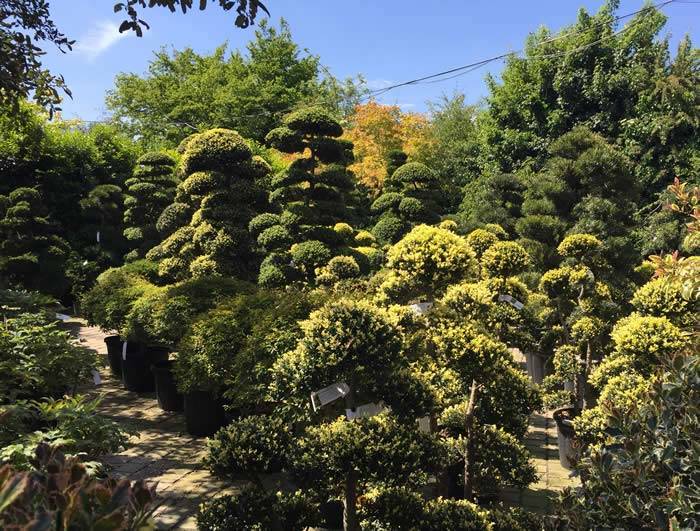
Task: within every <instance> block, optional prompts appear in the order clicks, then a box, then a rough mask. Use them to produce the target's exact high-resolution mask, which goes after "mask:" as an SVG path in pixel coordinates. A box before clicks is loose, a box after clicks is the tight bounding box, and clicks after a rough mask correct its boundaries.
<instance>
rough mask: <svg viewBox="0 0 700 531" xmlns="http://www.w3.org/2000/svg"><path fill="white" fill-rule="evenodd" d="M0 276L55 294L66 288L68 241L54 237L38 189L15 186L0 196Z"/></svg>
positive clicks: (13, 282)
mask: <svg viewBox="0 0 700 531" xmlns="http://www.w3.org/2000/svg"><path fill="white" fill-rule="evenodd" d="M2 203H4V204H5V208H4V216H2V215H0V276H2V277H3V278H4V279H6V281H9V283H10V284H13V285H15V286H19V287H24V288H26V289H32V290H37V291H42V292H43V293H48V294H50V295H54V296H57V297H60V296H63V295H65V291H66V289H67V287H68V281H67V278H66V271H65V264H66V260H67V258H68V255H69V253H70V248H69V245H68V243H67V242H66V241H65V240H64V239H63V238H61V237H59V236H58V234H57V231H56V227H55V226H54V224H53V223H52V222H51V221H50V219H49V218H48V212H47V210H46V209H45V207H44V204H43V202H42V200H41V196H40V195H39V192H37V191H36V190H35V189H33V188H17V189H15V190H13V191H12V193H10V195H9V197H6V196H0V204H2Z"/></svg>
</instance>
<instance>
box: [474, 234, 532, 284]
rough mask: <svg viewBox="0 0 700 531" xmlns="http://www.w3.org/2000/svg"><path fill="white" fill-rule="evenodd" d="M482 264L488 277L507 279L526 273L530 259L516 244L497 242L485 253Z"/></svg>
mask: <svg viewBox="0 0 700 531" xmlns="http://www.w3.org/2000/svg"><path fill="white" fill-rule="evenodd" d="M481 264H482V266H483V268H484V272H485V273H486V275H487V276H489V277H496V278H507V277H511V276H514V275H517V274H519V273H523V272H525V271H526V270H527V268H528V266H529V265H530V257H529V255H528V254H527V251H526V250H525V249H523V247H522V246H521V245H520V244H518V243H516V242H497V243H494V244H493V245H491V246H490V247H489V248H488V249H487V250H486V251H485V252H484V254H483V256H482V257H481Z"/></svg>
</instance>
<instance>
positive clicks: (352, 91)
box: [107, 20, 362, 146]
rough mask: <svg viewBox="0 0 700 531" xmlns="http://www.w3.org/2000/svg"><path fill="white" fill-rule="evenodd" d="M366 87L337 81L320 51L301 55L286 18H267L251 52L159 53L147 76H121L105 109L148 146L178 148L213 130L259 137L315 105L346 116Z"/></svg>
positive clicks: (360, 84) (257, 33)
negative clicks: (194, 135)
mask: <svg viewBox="0 0 700 531" xmlns="http://www.w3.org/2000/svg"><path fill="white" fill-rule="evenodd" d="M361 91H362V80H361V79H359V80H358V82H353V81H352V80H348V81H346V82H344V83H343V82H339V81H338V80H336V79H335V78H333V77H332V76H331V75H330V74H329V73H328V72H327V70H325V69H324V68H323V67H322V65H321V63H320V59H319V57H318V56H316V55H311V54H307V53H303V52H302V51H301V49H300V48H299V46H298V45H297V44H296V43H295V42H294V41H293V40H292V34H291V32H290V31H289V26H288V25H287V23H286V22H285V21H284V20H282V21H281V22H280V27H279V29H277V28H275V27H273V26H270V25H268V24H267V23H266V22H265V21H263V22H262V23H261V24H260V26H259V27H258V29H256V31H255V38H254V39H253V40H252V41H251V42H250V43H249V44H248V46H247V54H242V53H241V52H239V51H238V50H236V51H233V52H230V53H229V52H228V49H227V46H226V45H225V44H224V45H222V46H220V47H219V48H217V49H216V50H215V51H214V53H213V54H211V55H199V54H197V53H196V52H194V51H193V50H192V49H190V48H186V49H184V50H182V51H173V52H172V53H171V52H169V51H168V50H165V49H163V50H161V51H160V52H157V53H156V54H155V58H154V59H153V61H151V63H150V65H149V68H148V72H147V73H146V75H144V76H139V75H136V74H120V75H119V76H117V79H116V81H115V87H114V89H113V90H111V91H110V92H109V94H108V96H107V107H108V108H109V109H110V110H111V111H112V112H113V115H114V119H115V121H116V122H117V123H119V124H120V127H121V128H122V129H123V130H124V131H126V132H128V133H129V134H131V135H139V136H140V138H141V141H142V142H143V143H144V144H147V145H158V144H161V145H162V144H164V145H168V146H174V145H177V144H178V143H179V142H180V141H181V140H182V139H183V138H184V137H185V136H187V135H188V134H191V133H193V132H196V131H204V130H206V129H209V128H212V127H225V128H228V129H234V130H236V131H238V132H239V133H240V134H241V135H242V136H243V137H245V138H252V139H254V140H257V141H259V142H261V141H263V140H264V138H265V135H266V134H267V133H268V132H269V131H270V130H271V129H273V128H274V127H276V126H278V125H279V124H280V120H281V118H282V116H284V114H286V113H287V112H289V111H290V110H292V109H293V108H295V107H296V106H298V105H300V104H302V103H305V104H308V103H317V104H322V105H323V106H324V107H325V108H327V109H329V110H330V111H332V112H335V113H337V114H343V112H345V111H347V110H348V109H350V108H352V107H353V104H354V103H355V102H356V101H357V100H358V98H359V96H360V95H361Z"/></svg>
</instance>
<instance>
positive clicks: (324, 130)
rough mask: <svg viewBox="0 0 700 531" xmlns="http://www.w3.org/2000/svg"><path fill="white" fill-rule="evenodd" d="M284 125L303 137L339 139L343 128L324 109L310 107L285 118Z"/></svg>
mask: <svg viewBox="0 0 700 531" xmlns="http://www.w3.org/2000/svg"><path fill="white" fill-rule="evenodd" d="M283 123H284V125H286V126H287V127H288V128H289V129H291V130H292V131H296V132H297V133H299V134H301V135H312V136H330V137H339V136H340V135H342V134H343V128H342V127H341V126H340V124H339V123H338V121H337V120H336V119H335V118H333V117H332V116H331V115H330V114H328V113H327V112H326V111H324V110H323V109H320V108H317V107H310V108H307V109H301V110H299V111H295V112H293V113H291V114H288V115H287V116H285V118H284V121H283Z"/></svg>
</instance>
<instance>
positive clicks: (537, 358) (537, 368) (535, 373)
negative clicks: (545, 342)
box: [525, 352, 547, 384]
mask: <svg viewBox="0 0 700 531" xmlns="http://www.w3.org/2000/svg"><path fill="white" fill-rule="evenodd" d="M525 361H526V363H527V374H528V375H529V376H530V378H531V379H532V381H533V383H536V384H540V383H542V380H543V379H544V377H545V364H546V361H547V359H546V358H545V357H544V356H541V355H540V354H535V353H534V352H526V353H525Z"/></svg>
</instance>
